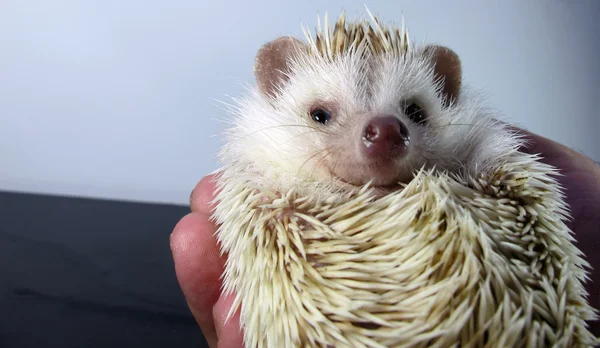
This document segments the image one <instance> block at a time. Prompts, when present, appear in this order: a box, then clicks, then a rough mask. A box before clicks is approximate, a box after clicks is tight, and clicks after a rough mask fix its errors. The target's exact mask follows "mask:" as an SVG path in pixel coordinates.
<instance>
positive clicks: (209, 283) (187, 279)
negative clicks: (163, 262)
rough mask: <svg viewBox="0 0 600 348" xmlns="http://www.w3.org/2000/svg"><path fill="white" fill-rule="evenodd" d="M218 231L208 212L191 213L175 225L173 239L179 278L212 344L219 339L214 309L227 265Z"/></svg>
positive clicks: (193, 311) (192, 309)
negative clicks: (218, 242) (220, 245)
mask: <svg viewBox="0 0 600 348" xmlns="http://www.w3.org/2000/svg"><path fill="white" fill-rule="evenodd" d="M215 230H216V228H215V226H214V224H213V223H212V222H211V221H210V220H209V218H208V216H207V215H203V214H199V213H190V214H188V215H186V216H185V217H184V218H183V219H181V220H180V221H179V223H178V224H177V226H175V229H174V230H173V233H172V234H171V240H170V244H171V251H172V253H173V260H174V263H175V273H176V277H177V280H178V282H179V285H180V287H181V289H182V291H183V295H184V297H185V299H186V301H187V303H188V306H189V307H190V311H191V312H192V315H193V316H194V318H195V319H196V321H197V322H198V325H199V326H200V328H201V330H202V332H203V334H204V336H205V337H206V340H207V341H208V342H209V344H210V345H211V347H214V346H216V342H217V336H216V330H215V327H214V322H213V318H212V308H213V306H214V304H215V303H216V302H217V300H218V298H219V296H220V293H221V291H220V290H221V289H220V286H221V282H220V277H221V275H222V274H223V267H224V264H225V260H224V259H223V257H221V256H220V253H219V248H218V245H217V241H216V238H215V236H214V232H215Z"/></svg>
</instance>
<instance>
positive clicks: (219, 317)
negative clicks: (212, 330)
mask: <svg viewBox="0 0 600 348" xmlns="http://www.w3.org/2000/svg"><path fill="white" fill-rule="evenodd" d="M233 301H234V296H233V295H223V296H221V297H220V298H219V300H218V301H217V303H216V304H215V307H214V308H213V317H214V319H215V327H216V330H217V337H219V344H218V347H219V348H241V347H243V346H244V336H243V333H242V331H241V330H240V312H239V308H238V310H237V311H236V312H235V313H234V314H233V315H232V316H231V317H230V318H229V320H226V319H227V315H228V314H229V311H230V309H231V305H232V304H233Z"/></svg>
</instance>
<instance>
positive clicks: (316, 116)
mask: <svg viewBox="0 0 600 348" xmlns="http://www.w3.org/2000/svg"><path fill="white" fill-rule="evenodd" d="M310 117H312V119H313V120H314V121H315V122H319V123H322V124H327V122H329V120H330V119H331V113H329V111H327V110H324V109H314V110H313V111H311V113H310Z"/></svg>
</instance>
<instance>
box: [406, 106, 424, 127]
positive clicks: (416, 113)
mask: <svg viewBox="0 0 600 348" xmlns="http://www.w3.org/2000/svg"><path fill="white" fill-rule="evenodd" d="M404 114H405V115H406V117H408V118H409V119H410V120H411V121H413V122H414V123H417V124H421V123H425V111H424V110H423V108H421V107H420V106H419V104H417V103H407V104H406V105H405V106H404Z"/></svg>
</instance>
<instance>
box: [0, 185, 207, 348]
mask: <svg viewBox="0 0 600 348" xmlns="http://www.w3.org/2000/svg"><path fill="white" fill-rule="evenodd" d="M188 211H189V210H188V208H187V207H184V206H174V205H161V204H144V203H129V202H115V201H108V200H95V199H81V198H70V197H69V198H67V197H56V196H45V195H32V194H19V193H7V192H0V272H1V277H0V347H6V348H12V347H41V346H44V347H64V348H66V347H171V346H174V347H199V346H200V347H203V346H206V343H205V341H204V339H203V337H202V334H201V332H200V330H199V329H198V326H197V325H196V323H195V321H194V319H193V317H192V316H191V314H190V313H189V311H188V309H187V306H186V304H185V301H184V298H183V296H182V294H181V291H180V289H179V286H178V284H177V280H176V278H175V272H174V269H173V260H172V258H171V252H170V249H169V234H170V233H171V231H172V229H173V227H174V226H175V224H176V223H177V221H178V220H179V219H180V218H181V217H182V216H184V215H185V214H186V213H187V212H188Z"/></svg>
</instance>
